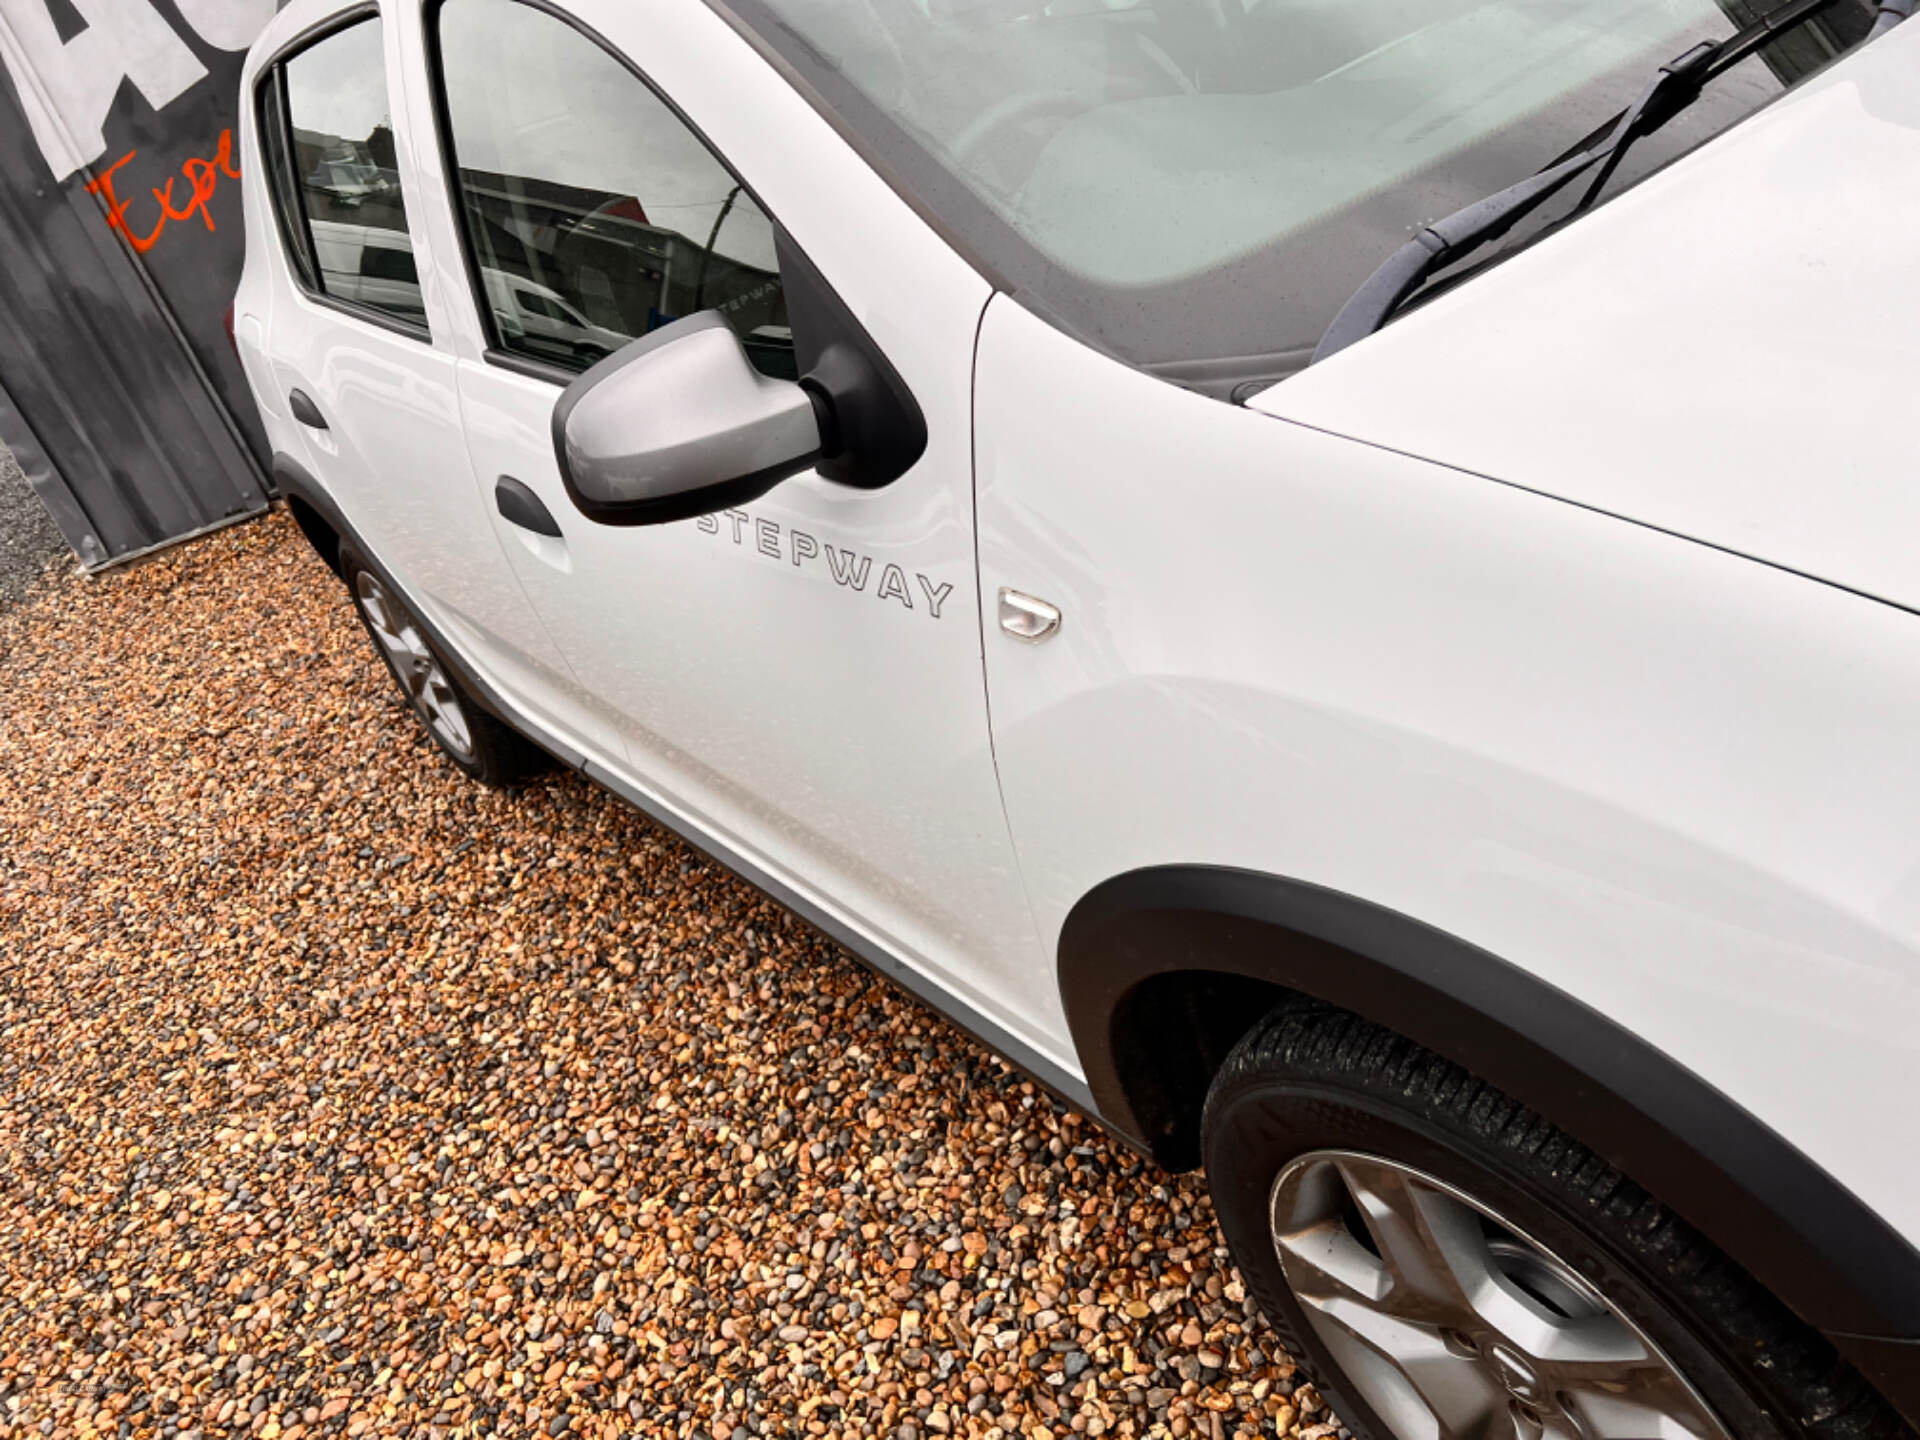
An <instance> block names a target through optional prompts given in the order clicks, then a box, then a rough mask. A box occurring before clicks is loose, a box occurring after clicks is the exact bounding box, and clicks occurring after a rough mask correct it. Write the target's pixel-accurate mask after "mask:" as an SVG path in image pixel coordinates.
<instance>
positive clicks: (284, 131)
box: [253, 0, 433, 346]
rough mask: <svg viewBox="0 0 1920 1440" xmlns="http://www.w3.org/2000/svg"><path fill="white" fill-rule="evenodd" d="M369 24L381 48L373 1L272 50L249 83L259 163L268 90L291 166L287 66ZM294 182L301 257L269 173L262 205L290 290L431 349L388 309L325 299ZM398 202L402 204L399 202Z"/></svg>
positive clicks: (416, 329) (427, 338)
mask: <svg viewBox="0 0 1920 1440" xmlns="http://www.w3.org/2000/svg"><path fill="white" fill-rule="evenodd" d="M368 20H372V21H373V22H374V23H375V24H377V25H379V26H380V27H381V31H380V40H381V44H382V46H383V47H384V45H385V43H386V29H385V26H386V20H385V17H384V16H383V15H382V14H381V12H380V7H379V5H378V4H375V3H372V0H362V3H360V4H356V5H351V6H349V7H348V8H346V9H344V10H338V11H335V12H334V13H333V14H331V15H329V16H327V17H326V18H325V19H324V20H319V21H316V22H315V23H314V24H312V25H309V26H308V27H307V28H306V29H304V30H302V31H301V32H300V33H299V34H297V35H295V36H293V37H292V38H291V39H290V40H288V41H287V42H286V43H285V44H284V45H281V46H280V47H279V48H278V49H277V50H275V51H274V52H273V54H272V56H271V57H270V58H269V59H268V60H267V61H266V63H265V64H263V65H262V66H261V74H260V78H259V80H258V81H256V82H255V84H254V95H253V104H254V110H253V120H254V126H255V129H256V131H257V132H258V134H259V137H260V159H261V162H262V163H263V164H264V165H267V166H269V167H270V166H271V165H272V164H273V161H272V159H271V157H270V156H269V154H268V150H267V144H266V133H267V127H268V114H269V112H268V109H267V89H268V87H269V86H271V87H273V88H274V90H275V92H276V98H277V99H278V100H279V114H280V143H281V145H282V146H283V147H284V153H285V155H286V157H287V158H288V161H289V163H291V157H292V156H293V155H294V153H295V151H294V143H293V111H292V109H291V108H290V107H289V106H288V104H287V81H286V66H287V62H288V61H290V60H295V59H298V58H299V56H300V55H302V54H303V53H305V52H306V51H308V50H311V49H312V48H313V47H314V46H316V45H318V44H320V43H321V42H322V41H325V40H329V39H331V38H332V37H333V36H335V35H338V34H339V33H341V32H342V31H344V30H350V29H352V28H353V27H354V26H355V25H359V24H363V23H365V22H366V21H368ZM381 69H382V72H383V74H384V73H385V71H386V67H385V65H384V64H383V65H382V66H381ZM389 99H391V92H389ZM294 184H295V187H296V208H297V209H298V211H299V225H300V228H299V231H298V234H299V235H300V236H303V237H305V240H306V248H305V253H304V254H298V253H296V249H297V247H296V243H295V232H294V230H293V221H292V218H291V217H289V216H288V214H287V213H286V204H285V201H284V200H283V199H282V197H281V194H280V187H279V186H278V185H276V184H275V183H274V179H273V176H272V175H271V174H269V175H268V176H267V203H268V204H269V205H271V206H272V207H273V211H274V214H275V216H276V217H277V218H278V220H279V230H280V243H281V246H282V248H283V253H284V254H285V257H286V259H287V261H288V269H289V270H291V271H292V273H293V281H294V288H295V289H297V290H298V291H299V292H300V295H301V297H302V298H303V299H305V300H308V301H310V302H311V303H313V304H315V305H318V306H320V307H321V308H322V309H325V310H332V311H334V312H336V313H337V314H340V315H344V316H346V317H348V318H349V319H353V320H359V321H363V322H364V323H366V324H369V325H372V326H375V327H376V328H378V329H381V330H388V331H391V332H393V333H394V334H396V335H404V336H405V337H406V338H407V339H409V340H418V341H421V342H422V343H424V344H426V345H428V346H431V345H432V344H433V330H432V327H431V326H430V325H427V324H425V323H421V324H414V323H413V322H412V321H408V320H403V319H401V318H400V317H399V316H398V315H395V314H393V312H391V311H389V310H381V309H379V308H377V307H376V306H372V305H365V304H362V303H360V302H358V301H354V300H342V299H341V298H340V297H339V296H337V295H329V294H328V293H327V291H326V289H325V286H324V285H323V284H322V282H321V280H320V273H319V272H320V252H319V249H318V247H316V246H315V244H314V241H313V225H312V218H311V217H310V216H309V215H308V214H307V207H306V205H305V203H304V202H301V201H299V200H298V198H297V197H298V185H299V176H298V175H295V176H294ZM401 193H402V195H403V196H404V195H405V189H404V187H403V189H402V192H401ZM402 203H403V204H404V200H403V202H402ZM407 240H408V243H409V244H411V243H412V241H413V232H412V230H411V229H409V230H408V232H407ZM307 264H311V266H312V272H313V273H312V275H311V277H309V275H308V273H307V270H306V268H305V267H306V265H307ZM424 295H425V287H422V296H423V298H424Z"/></svg>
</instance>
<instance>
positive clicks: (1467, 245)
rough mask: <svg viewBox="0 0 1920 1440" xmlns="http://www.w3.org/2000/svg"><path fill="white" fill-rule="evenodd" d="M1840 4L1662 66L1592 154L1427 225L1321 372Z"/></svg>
mask: <svg viewBox="0 0 1920 1440" xmlns="http://www.w3.org/2000/svg"><path fill="white" fill-rule="evenodd" d="M1836 3H1838V0H1788V3H1787V4H1785V5H1782V6H1779V7H1778V8H1777V9H1774V10H1771V11H1769V12H1768V13H1767V14H1765V15H1763V16H1761V17H1760V18H1759V19H1758V20H1756V21H1754V22H1753V24H1751V25H1749V26H1747V27H1746V28H1745V29H1743V30H1740V31H1737V32H1735V33H1734V34H1732V35H1729V36H1727V38H1726V39H1724V40H1708V41H1703V42H1701V43H1700V44H1698V45H1696V46H1694V47H1693V48H1692V49H1691V50H1688V51H1687V52H1686V53H1685V54H1683V55H1678V56H1676V57H1675V58H1673V59H1672V60H1669V61H1668V62H1667V63H1666V64H1665V65H1662V66H1661V67H1660V69H1659V71H1658V72H1657V73H1656V74H1655V75H1654V77H1653V79H1652V81H1651V82H1650V83H1649V84H1648V85H1647V88H1646V89H1645V90H1644V91H1642V92H1641V95H1640V98H1639V99H1638V100H1636V101H1634V102H1633V104H1631V105H1629V106H1628V107H1627V108H1626V109H1625V110H1622V111H1621V112H1620V114H1619V115H1618V116H1616V117H1615V118H1614V120H1613V121H1611V122H1609V124H1608V125H1607V127H1606V129H1605V131H1604V132H1603V133H1602V135H1601V137H1600V138H1599V139H1598V140H1596V141H1594V142H1593V143H1592V144H1590V145H1588V146H1586V147H1585V148H1583V149H1579V150H1576V151H1574V152H1573V153H1572V154H1570V155H1567V156H1564V157H1563V158H1561V159H1559V160H1556V161H1554V162H1553V163H1552V164H1550V165H1548V166H1547V167H1546V168H1545V169H1544V170H1541V171H1539V172H1538V173H1537V174H1534V175H1529V176H1528V177H1527V178H1526V179H1524V180H1522V181H1520V182H1519V183H1518V184H1515V185H1509V186H1508V187H1507V188H1506V189H1504V190H1501V191H1497V192H1496V193H1494V194H1492V195H1489V196H1487V198H1486V199H1484V200H1476V201H1474V202H1473V203H1472V204H1471V205H1468V206H1466V207H1464V208H1462V209H1460V210H1456V211H1454V212H1453V214H1451V215H1449V216H1447V217H1446V218H1445V219H1444V220H1436V221H1434V222H1433V224H1431V225H1428V226H1426V227H1424V228H1423V229H1422V230H1421V231H1420V232H1419V233H1418V234H1416V235H1415V236H1414V237H1413V238H1412V239H1411V240H1409V241H1408V242H1407V243H1406V244H1404V245H1402V246H1401V247H1400V248H1399V249H1398V250H1396V251H1394V253H1393V254H1392V255H1390V256H1388V257H1387V261H1386V263H1385V264H1383V265H1381V266H1380V268H1379V269H1377V270H1375V271H1374V272H1373V274H1371V275H1369V276H1368V277H1367V279H1366V280H1365V282H1364V283H1362V285H1361V286H1360V288H1359V289H1358V290H1356V291H1354V292H1353V295H1352V297H1351V298H1350V299H1349V300H1348V301H1347V303H1346V304H1345V305H1343V306H1341V307H1340V313H1339V314H1338V315H1336V316H1334V317H1333V323H1332V324H1331V325H1329V326H1328V327H1327V331H1326V333H1325V334H1324V335H1322V336H1321V337H1320V343H1319V345H1318V346H1317V347H1315V349H1314V352H1313V359H1312V360H1310V361H1308V362H1307V363H1308V364H1310V365H1311V364H1316V363H1318V362H1319V361H1321V360H1324V359H1326V358H1327V357H1328V356H1329V355H1333V354H1337V353H1338V352H1340V351H1342V350H1344V349H1346V348H1347V347H1348V346H1349V345H1352V344H1354V343H1355V342H1356V341H1359V340H1364V339H1365V338H1366V337H1367V336H1369V335H1371V334H1373V332H1374V331H1376V330H1378V329H1379V328H1380V327H1381V326H1382V325H1384V324H1386V322H1387V320H1388V319H1389V318H1390V317H1391V316H1392V315H1393V312H1394V311H1395V310H1397V309H1399V307H1400V305H1401V303H1402V302H1403V301H1405V300H1406V298H1407V297H1408V296H1409V295H1411V294H1412V293H1413V292H1414V291H1415V290H1416V289H1418V288H1419V286H1420V285H1421V284H1422V283H1423V282H1424V281H1425V280H1426V279H1427V278H1428V277H1429V276H1431V275H1433V274H1434V273H1435V272H1436V271H1438V270H1441V269H1443V268H1444V267H1446V266H1448V265H1451V264H1452V263H1453V262H1454V261H1456V260H1459V259H1461V258H1462V257H1463V256H1466V255H1468V254H1470V253H1472V252H1473V251H1475V250H1477V249H1479V248H1480V247H1481V246H1482V245H1485V244H1487V243H1488V242H1489V241H1492V240H1497V239H1499V238H1500V237H1501V236H1502V235H1504V234H1506V233H1507V231H1509V230H1511V229H1512V228H1513V227H1514V226H1515V225H1517V224H1518V223H1519V222H1520V221H1521V220H1523V219H1525V218H1526V217H1527V216H1528V215H1530V214H1532V213H1533V212H1534V211H1535V210H1537V209H1538V208H1539V207H1540V206H1542V205H1544V204H1545V203H1546V202H1547V201H1548V200H1550V199H1552V198H1553V197H1554V196H1555V195H1557V194H1558V193H1559V192H1560V191H1561V190H1563V189H1565V188H1566V186H1567V185H1568V183H1569V182H1571V181H1572V180H1573V179H1574V178H1575V177H1576V176H1578V175H1579V174H1581V172H1583V171H1585V170H1588V169H1590V168H1591V167H1593V166H1595V165H1598V166H1600V171H1599V173H1598V174H1597V175H1595V176H1594V178H1593V181H1592V183H1591V184H1590V185H1588V187H1587V192H1586V194H1585V195H1583V196H1581V197H1580V200H1579V202H1578V203H1577V204H1576V205H1575V206H1574V207H1573V209H1572V211H1571V212H1570V213H1569V215H1568V218H1569V219H1571V218H1572V216H1574V215H1578V214H1579V213H1580V212H1581V211H1583V210H1585V209H1587V208H1588V207H1589V206H1591V205H1592V204H1593V203H1594V201H1595V200H1597V199H1599V198H1600V192H1601V190H1602V189H1604V188H1605V186H1606V183H1607V181H1608V180H1610V179H1611V178H1612V177H1613V173H1614V171H1615V170H1616V169H1617V168H1618V167H1619V164H1620V161H1621V160H1622V159H1623V158H1624V157H1625V155H1626V153H1627V150H1628V149H1629V148H1630V147H1631V146H1632V145H1633V143H1634V142H1635V141H1636V140H1639V139H1641V138H1643V137H1644V136H1647V135H1651V134H1653V133H1654V132H1655V131H1656V130H1658V129H1660V127H1661V126H1663V125H1665V124H1666V123H1667V122H1668V121H1669V120H1672V119H1673V118H1674V117H1675V116H1676V115H1678V114H1679V113H1680V112H1681V111H1682V110H1685V109H1686V108H1687V107H1688V106H1689V105H1691V104H1692V103H1693V102H1694V101H1695V100H1697V99H1699V98H1700V94H1701V92H1702V91H1703V90H1705V89H1706V87H1707V86H1708V85H1709V84H1710V83H1712V82H1713V81H1714V80H1716V79H1718V78H1719V77H1720V76H1721V75H1723V74H1724V73H1726V71H1728V70H1730V69H1732V68H1733V66H1735V65H1737V64H1739V63H1740V62H1741V61H1742V60H1745V59H1746V58H1747V57H1748V56H1749V55H1751V54H1753V52H1754V51H1756V50H1758V49H1759V48H1760V47H1761V46H1763V45H1765V44H1767V43H1768V42H1769V41H1771V40H1774V39H1776V38H1777V37H1778V36H1779V35H1780V34H1781V33H1782V32H1784V31H1786V30H1790V29H1792V28H1793V27H1794V26H1796V25H1800V24H1803V23H1804V22H1806V21H1807V20H1809V19H1811V18H1812V17H1813V16H1815V15H1817V14H1818V13H1819V12H1820V11H1822V10H1825V9H1826V8H1827V7H1828V6H1830V5H1833V4H1836ZM1913 6H1914V0H1882V3H1881V6H1880V14H1879V18H1878V19H1877V20H1876V21H1875V23H1874V26H1873V29H1872V30H1871V31H1870V32H1869V34H1868V38H1869V39H1871V38H1872V37H1873V36H1875V35H1878V34H1880V33H1882V32H1883V31H1885V30H1888V29H1891V28H1892V27H1893V26H1894V25H1897V24H1898V23H1899V22H1900V21H1901V20H1903V19H1905V18H1906V17H1907V15H1908V14H1910V13H1911V12H1912V10H1913Z"/></svg>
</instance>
